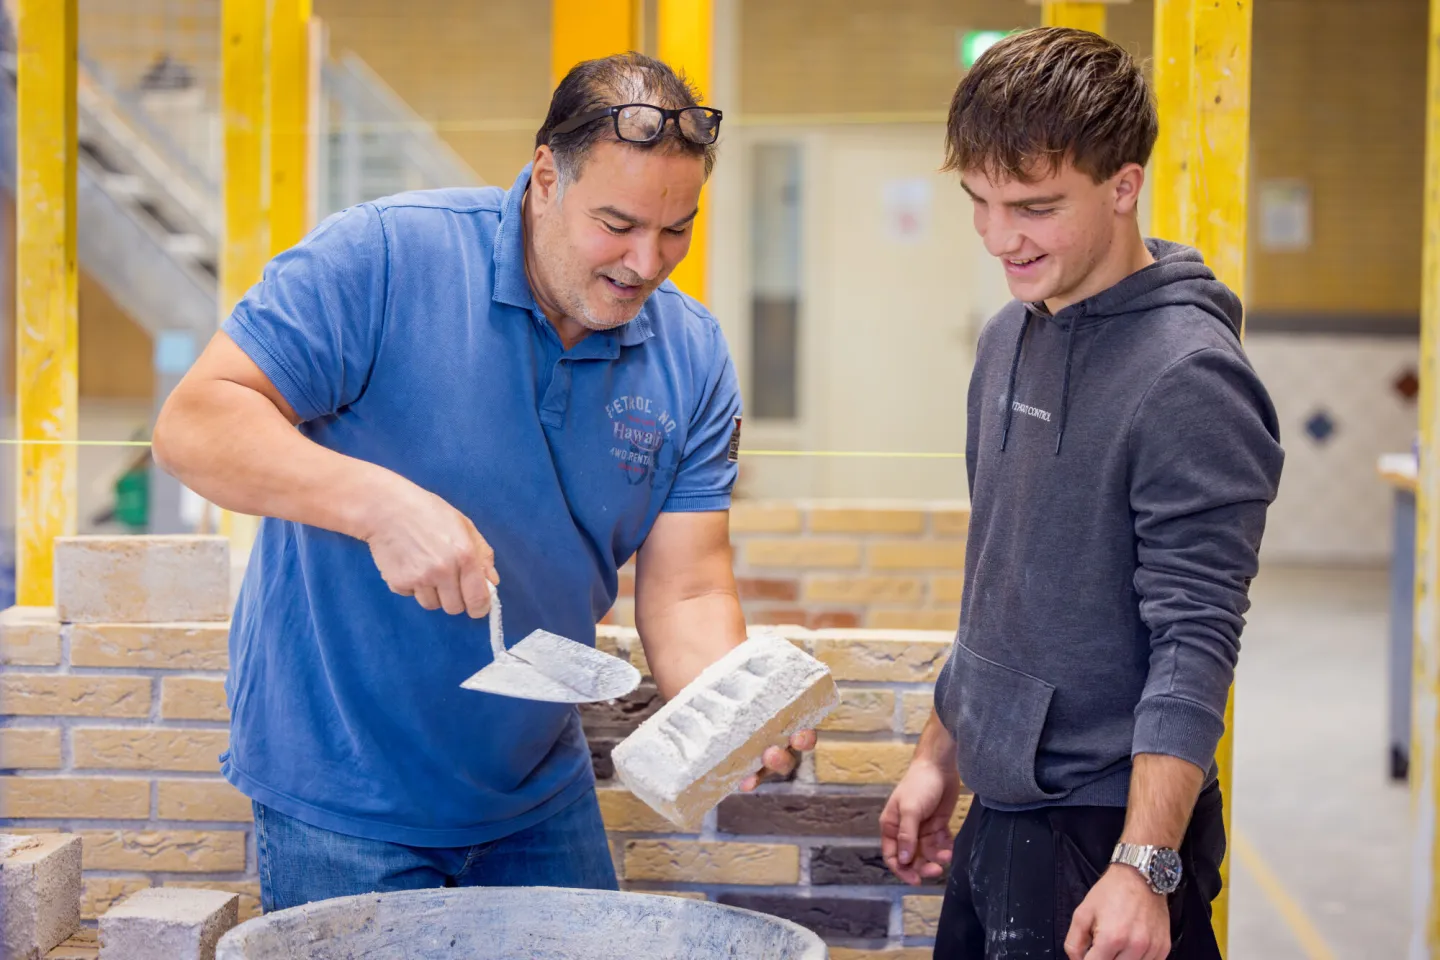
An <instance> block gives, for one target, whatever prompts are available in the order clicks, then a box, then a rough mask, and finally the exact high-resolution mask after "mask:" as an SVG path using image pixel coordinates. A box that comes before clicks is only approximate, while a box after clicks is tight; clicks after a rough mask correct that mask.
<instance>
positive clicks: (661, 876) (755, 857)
mask: <svg viewBox="0 0 1440 960" xmlns="http://www.w3.org/2000/svg"><path fill="white" fill-rule="evenodd" d="M625 878H626V879H627V880H660V881H680V882H683V883H745V884H760V885H770V884H792V883H799V882H800V848H799V847H796V846H792V845H790V844H776V843H723V842H717V841H702V840H631V841H629V842H628V843H626V844H625Z"/></svg>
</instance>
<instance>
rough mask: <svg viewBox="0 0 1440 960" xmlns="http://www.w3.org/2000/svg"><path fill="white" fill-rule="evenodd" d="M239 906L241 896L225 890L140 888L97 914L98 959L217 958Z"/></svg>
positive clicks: (195, 959)
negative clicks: (221, 938)
mask: <svg viewBox="0 0 1440 960" xmlns="http://www.w3.org/2000/svg"><path fill="white" fill-rule="evenodd" d="M239 911H240V895H239V894H235V893H227V892H225V891H223V890H197V889H188V888H183V887H151V888H150V889H148V890H141V891H140V892H139V893H137V894H135V895H134V896H132V897H129V898H127V899H125V900H123V901H121V902H120V903H119V904H117V905H116V906H114V907H111V908H110V910H109V912H107V913H106V914H105V915H104V916H102V917H101V918H100V960H215V944H216V943H217V942H219V940H220V937H221V936H223V935H224V934H225V933H226V931H228V930H229V929H230V928H231V927H233V926H235V924H236V923H237V922H238V920H239V916H240V912H239Z"/></svg>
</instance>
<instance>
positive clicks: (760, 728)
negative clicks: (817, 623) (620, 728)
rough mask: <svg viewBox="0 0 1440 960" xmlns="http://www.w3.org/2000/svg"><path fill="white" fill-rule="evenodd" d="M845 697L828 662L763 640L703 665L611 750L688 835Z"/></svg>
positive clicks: (631, 781) (638, 791)
mask: <svg viewBox="0 0 1440 960" xmlns="http://www.w3.org/2000/svg"><path fill="white" fill-rule="evenodd" d="M838 700H839V693H838V691H837V690H836V688H835V681H834V680H833V679H832V678H831V676H830V671H829V670H828V669H827V668H826V666H825V665H824V664H823V663H821V662H820V661H818V660H816V659H815V658H814V657H811V656H810V655H809V654H807V653H805V652H804V651H803V650H800V649H799V648H797V647H796V646H795V645H794V644H792V643H790V642H789V641H788V640H785V639H783V638H781V637H778V636H774V635H768V634H759V635H756V636H753V637H751V638H750V639H748V640H746V641H745V642H744V643H742V644H740V645H739V646H738V647H736V648H735V649H734V650H731V651H730V652H729V653H727V654H726V655H725V656H723V657H721V658H720V659H719V660H717V661H716V662H715V663H713V664H711V665H710V666H709V667H707V668H705V670H704V671H703V672H701V674H700V675H699V676H698V677H696V678H695V679H694V680H693V681H691V682H690V684H689V685H688V686H686V687H685V689H684V690H682V691H680V693H679V695H678V696H676V697H675V699H673V700H671V701H670V702H669V703H667V704H666V705H665V706H664V707H662V708H661V709H660V711H659V712H658V713H656V714H655V715H654V716H652V717H651V718H650V719H648V720H646V721H645V722H644V723H642V724H641V725H640V727H639V729H637V730H636V731H635V732H634V733H633V734H631V735H630V736H629V737H627V738H626V739H625V740H623V741H621V743H620V744H619V745H618V746H616V748H615V750H614V751H613V753H612V754H611V759H612V760H613V761H614V764H615V772H616V773H617V774H619V777H620V779H621V781H622V782H623V783H624V784H625V786H627V787H629V788H630V790H631V792H632V793H634V794H635V795H636V796H637V797H639V798H640V799H641V800H643V801H645V803H647V804H649V805H650V807H651V808H652V809H654V810H655V811H656V812H658V813H660V814H662V815H663V816H665V817H666V818H667V819H669V820H670V821H671V822H672V823H674V824H676V825H677V826H679V827H680V828H681V829H682V830H685V831H693V830H697V829H699V826H700V821H701V820H702V819H703V818H704V816H705V814H706V812H708V811H709V810H710V809H711V808H712V807H714V806H715V805H716V804H717V803H719V802H720V801H721V800H722V799H723V798H724V797H725V796H727V795H728V794H730V793H732V792H733V791H734V790H735V789H736V788H737V787H738V786H739V785H740V782H741V781H742V780H744V779H745V778H746V777H747V776H749V775H750V774H751V773H754V772H755V771H756V770H757V769H758V768H759V766H760V758H761V756H762V755H763V754H764V752H765V749H766V748H767V747H771V746H784V745H785V744H786V743H787V742H788V741H789V738H790V735H791V734H793V733H795V732H796V731H797V730H802V729H806V728H810V727H814V726H816V725H817V724H819V722H820V721H821V720H822V719H824V717H825V715H826V714H827V713H829V712H830V710H831V709H832V708H833V707H834V706H835V704H836V702H837V701H838Z"/></svg>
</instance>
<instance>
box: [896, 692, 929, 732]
mask: <svg viewBox="0 0 1440 960" xmlns="http://www.w3.org/2000/svg"><path fill="white" fill-rule="evenodd" d="M900 712H901V714H903V715H904V718H905V732H906V733H909V734H918V733H919V732H920V731H921V730H924V729H925V724H926V723H927V722H928V721H929V720H930V714H932V713H934V712H935V692H934V691H933V690H925V691H922V692H917V693H907V694H905V697H904V699H903V700H902V701H901V703H900Z"/></svg>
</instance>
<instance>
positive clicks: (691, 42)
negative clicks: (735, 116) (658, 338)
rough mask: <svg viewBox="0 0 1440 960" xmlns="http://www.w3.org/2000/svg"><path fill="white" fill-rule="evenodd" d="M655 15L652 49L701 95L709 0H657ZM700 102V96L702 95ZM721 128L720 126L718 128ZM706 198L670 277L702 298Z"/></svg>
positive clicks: (705, 89) (707, 75)
mask: <svg viewBox="0 0 1440 960" xmlns="http://www.w3.org/2000/svg"><path fill="white" fill-rule="evenodd" d="M658 2H659V4H660V6H659V16H658V17H657V18H656V20H657V26H656V32H657V33H658V34H659V36H658V37H657V44H656V50H657V53H658V54H659V57H660V59H661V60H663V61H665V62H666V63H668V64H669V65H670V66H672V67H674V68H675V69H676V70H683V71H684V73H685V76H686V77H688V78H689V79H690V82H691V83H693V84H694V85H695V86H696V87H698V88H699V89H700V95H701V97H702V98H703V97H705V96H706V95H707V94H708V93H709V90H710V81H711V58H712V56H713V50H712V35H713V33H714V26H715V15H714V7H713V4H712V2H711V0H658ZM701 102H702V103H703V102H704V100H703V99H702V100H701ZM722 129H723V128H722ZM706 204H707V200H706V198H705V195H704V194H703V193H702V194H701V199H700V215H699V216H698V217H696V218H695V225H694V226H693V227H692V228H691V232H690V238H691V239H690V253H689V254H688V255H686V257H685V259H684V260H682V261H680V265H679V266H677V267H676V268H675V272H674V273H672V274H670V279H671V280H673V281H675V285H676V286H677V287H679V288H680V289H681V290H684V291H685V292H686V293H688V294H690V296H692V297H694V298H695V299H697V300H701V301H703V300H704V299H705V294H706V279H707V272H708V270H707V267H708V264H707V262H706V261H707V257H708V248H709V243H708V240H709V237H708V233H709V217H708V216H707V214H706V210H705V207H706Z"/></svg>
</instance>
